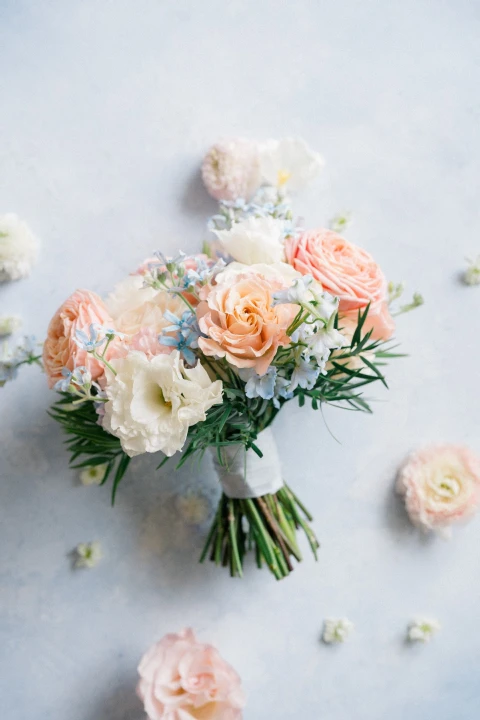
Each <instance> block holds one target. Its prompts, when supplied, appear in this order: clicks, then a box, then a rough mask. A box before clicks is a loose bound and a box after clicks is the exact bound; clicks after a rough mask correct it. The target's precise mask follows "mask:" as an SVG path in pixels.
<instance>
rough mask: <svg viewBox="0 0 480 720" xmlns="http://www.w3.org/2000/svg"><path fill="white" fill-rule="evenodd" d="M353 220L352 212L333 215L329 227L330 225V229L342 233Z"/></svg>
mask: <svg viewBox="0 0 480 720" xmlns="http://www.w3.org/2000/svg"><path fill="white" fill-rule="evenodd" d="M351 222H352V215H351V213H342V214H340V215H335V217H333V218H332V219H331V220H330V224H329V227H330V230H333V232H336V233H340V234H341V233H342V232H344V231H345V230H346V229H347V227H348V226H349V225H350V224H351Z"/></svg>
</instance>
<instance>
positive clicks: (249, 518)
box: [200, 485, 320, 580]
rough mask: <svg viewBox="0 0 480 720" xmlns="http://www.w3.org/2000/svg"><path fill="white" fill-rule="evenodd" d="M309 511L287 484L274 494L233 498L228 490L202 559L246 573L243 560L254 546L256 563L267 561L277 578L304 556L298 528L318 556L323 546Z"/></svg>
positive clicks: (237, 574)
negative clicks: (299, 545) (299, 543)
mask: <svg viewBox="0 0 480 720" xmlns="http://www.w3.org/2000/svg"><path fill="white" fill-rule="evenodd" d="M311 520H312V517H311V515H310V513H309V512H308V511H307V510H306V508H305V507H304V505H302V503H301V502H300V501H299V499H298V498H297V497H296V495H295V494H294V493H293V492H292V491H291V490H290V488H289V487H287V485H284V486H283V487H282V488H281V489H280V490H278V492H276V493H275V494H274V495H263V496H262V497H259V498H249V499H242V500H240V499H233V498H229V497H227V496H226V495H225V494H223V495H222V498H221V500H220V502H219V505H218V510H217V513H216V515H215V518H214V521H213V524H212V527H211V529H210V532H209V534H208V537H207V541H206V543H205V547H204V549H203V553H202V555H201V558H200V562H203V561H204V560H205V559H206V558H207V557H208V558H209V559H210V560H211V561H212V562H214V563H215V564H216V565H222V566H223V567H228V568H230V574H231V576H232V577H242V576H243V562H244V558H245V556H246V554H247V552H249V551H251V550H253V551H254V552H255V557H256V561H257V566H258V567H259V568H261V567H262V566H263V565H266V566H267V567H268V568H269V569H270V570H271V572H272V573H273V575H274V576H275V578H276V579H277V580H282V578H284V577H287V575H289V574H290V573H291V572H292V571H293V569H294V566H293V564H292V561H293V560H297V561H298V562H300V561H301V560H302V556H301V554H300V550H299V548H298V544H297V531H298V530H300V529H302V530H303V531H304V533H305V535H306V536H307V540H308V542H309V545H310V547H311V549H312V552H313V554H314V556H315V559H317V550H318V548H319V547H320V546H319V543H318V540H317V538H316V537H315V534H314V532H313V530H312V529H311V527H310V526H309V524H308V522H309V521H311Z"/></svg>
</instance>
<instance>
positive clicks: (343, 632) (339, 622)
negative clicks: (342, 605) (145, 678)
mask: <svg viewBox="0 0 480 720" xmlns="http://www.w3.org/2000/svg"><path fill="white" fill-rule="evenodd" d="M353 630H354V625H353V623H352V622H350V620H348V619H347V618H327V619H326V620H325V624H324V627H323V635H322V639H323V642H324V643H327V644H328V645H331V644H332V643H342V642H344V641H345V640H346V639H347V637H348V636H349V635H350V634H351V633H352V632H353Z"/></svg>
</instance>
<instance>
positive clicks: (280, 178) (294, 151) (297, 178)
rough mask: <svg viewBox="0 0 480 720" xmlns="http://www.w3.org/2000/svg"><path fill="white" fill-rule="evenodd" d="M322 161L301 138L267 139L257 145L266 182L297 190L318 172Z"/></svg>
mask: <svg viewBox="0 0 480 720" xmlns="http://www.w3.org/2000/svg"><path fill="white" fill-rule="evenodd" d="M323 165H324V161H323V158H322V156H321V155H319V153H316V152H313V150H311V149H310V148H309V147H308V145H307V143H306V142H305V141H304V140H302V139H301V138H284V139H283V140H268V141H267V142H266V143H264V145H262V146H261V147H260V172H261V175H262V179H263V181H264V182H265V183H267V184H268V185H273V186H275V187H278V188H279V189H280V190H282V191H285V190H286V191H289V192H297V191H298V190H301V189H302V188H303V187H304V186H305V185H307V184H308V183H309V182H310V181H311V180H313V178H314V177H315V176H316V175H317V174H318V173H319V172H320V170H321V168H322V167H323Z"/></svg>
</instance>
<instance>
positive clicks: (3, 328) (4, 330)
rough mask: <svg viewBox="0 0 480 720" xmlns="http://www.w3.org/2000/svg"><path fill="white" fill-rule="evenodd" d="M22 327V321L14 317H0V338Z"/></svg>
mask: <svg viewBox="0 0 480 720" xmlns="http://www.w3.org/2000/svg"><path fill="white" fill-rule="evenodd" d="M21 327H22V321H21V319H20V318H19V317H17V316H16V315H5V316H4V317H0V337H5V336H6V335H12V334H13V333H14V332H17V330H18V329H19V328H21Z"/></svg>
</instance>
